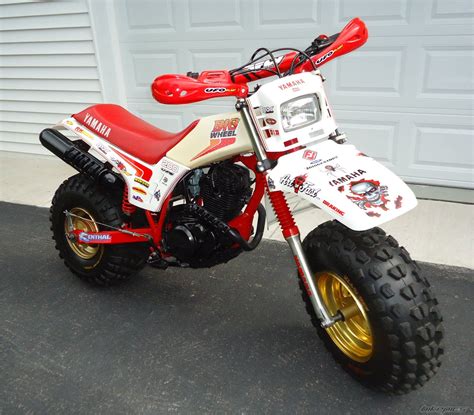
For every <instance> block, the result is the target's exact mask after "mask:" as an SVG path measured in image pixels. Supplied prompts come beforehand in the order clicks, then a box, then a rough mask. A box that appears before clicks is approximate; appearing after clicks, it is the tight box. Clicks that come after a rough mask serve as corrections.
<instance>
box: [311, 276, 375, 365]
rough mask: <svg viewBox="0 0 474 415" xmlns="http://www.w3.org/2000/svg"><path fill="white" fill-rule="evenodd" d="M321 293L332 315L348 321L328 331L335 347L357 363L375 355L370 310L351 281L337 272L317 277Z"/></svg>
mask: <svg viewBox="0 0 474 415" xmlns="http://www.w3.org/2000/svg"><path fill="white" fill-rule="evenodd" d="M315 276H316V281H317V284H318V289H319V291H320V293H321V296H322V298H323V301H324V303H325V304H326V307H327V308H328V311H329V313H330V314H331V315H335V314H336V313H337V312H338V311H340V312H341V313H342V314H343V315H344V320H343V321H339V322H337V323H336V324H334V325H333V326H331V327H329V328H327V329H326V331H327V333H328V335H329V337H330V338H331V339H332V341H333V342H334V344H335V345H336V346H337V347H338V348H339V350H341V351H342V352H343V353H344V354H345V355H346V356H348V357H349V358H351V359H352V360H355V361H356V362H366V361H367V360H369V359H370V358H371V356H372V354H373V348H374V344H373V336H372V330H371V328H370V322H369V318H368V315H367V307H366V305H365V303H364V301H363V299H362V298H361V297H360V295H359V294H358V293H357V291H356V290H355V288H354V287H352V285H351V284H350V282H349V280H348V279H346V278H344V277H343V276H341V275H338V274H336V273H334V272H329V271H325V272H318V273H316V275H315Z"/></svg>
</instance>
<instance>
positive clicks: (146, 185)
mask: <svg viewBox="0 0 474 415" xmlns="http://www.w3.org/2000/svg"><path fill="white" fill-rule="evenodd" d="M133 181H135V182H136V183H139V184H141V185H142V186H145V187H146V188H148V187H150V183H148V182H147V181H146V180H143V179H140V178H139V177H135V178H134V179H133Z"/></svg>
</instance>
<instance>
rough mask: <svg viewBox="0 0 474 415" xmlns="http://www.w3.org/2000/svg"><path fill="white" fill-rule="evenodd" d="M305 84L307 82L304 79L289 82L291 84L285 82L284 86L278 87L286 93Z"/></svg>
mask: <svg viewBox="0 0 474 415" xmlns="http://www.w3.org/2000/svg"><path fill="white" fill-rule="evenodd" d="M305 83H306V82H305V81H304V79H295V80H294V81H289V82H285V83H284V84H282V85H278V88H280V89H281V90H282V91H284V90H285V89H288V88H294V87H298V85H302V84H305Z"/></svg>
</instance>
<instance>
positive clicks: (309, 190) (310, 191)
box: [280, 174, 321, 199]
mask: <svg viewBox="0 0 474 415" xmlns="http://www.w3.org/2000/svg"><path fill="white" fill-rule="evenodd" d="M306 178H307V175H306V174H305V175H301V176H296V177H294V178H293V177H291V175H289V174H287V175H285V176H283V177H282V178H281V179H280V184H282V185H283V186H287V187H290V188H292V189H293V190H294V192H295V193H301V194H305V195H308V196H310V197H312V198H315V199H319V198H318V193H319V192H320V191H321V189H318V188H315V187H314V183H311V182H308V181H306Z"/></svg>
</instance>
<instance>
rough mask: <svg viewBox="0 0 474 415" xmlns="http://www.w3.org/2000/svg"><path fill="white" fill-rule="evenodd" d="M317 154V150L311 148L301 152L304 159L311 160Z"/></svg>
mask: <svg viewBox="0 0 474 415" xmlns="http://www.w3.org/2000/svg"><path fill="white" fill-rule="evenodd" d="M317 156H318V152H317V151H313V150H305V151H304V153H303V158H304V159H305V160H310V161H313V160H314V159H315V158H316V157H317Z"/></svg>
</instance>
